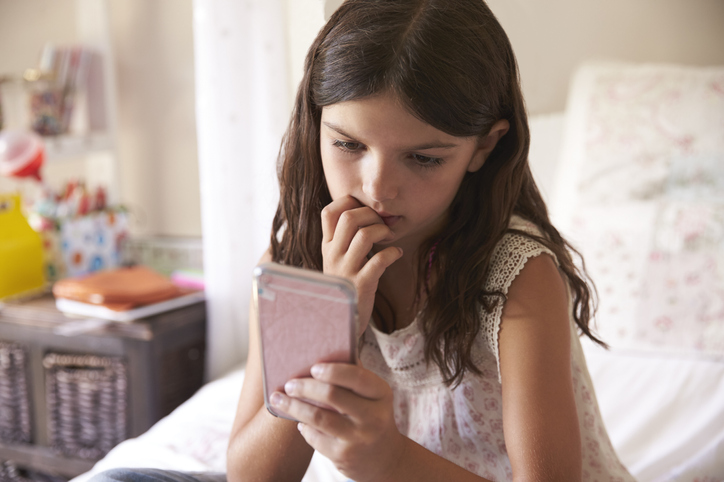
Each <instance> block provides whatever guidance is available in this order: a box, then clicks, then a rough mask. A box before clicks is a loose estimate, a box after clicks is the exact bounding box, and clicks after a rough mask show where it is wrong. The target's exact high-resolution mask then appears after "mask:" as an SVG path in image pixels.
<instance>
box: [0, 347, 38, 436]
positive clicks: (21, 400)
mask: <svg viewBox="0 0 724 482" xmlns="http://www.w3.org/2000/svg"><path fill="white" fill-rule="evenodd" d="M27 367H28V351H27V349H26V348H25V347H23V346H22V345H18V344H16V343H10V342H4V341H0V441H2V442H5V443H30V442H31V426H30V413H31V409H30V394H29V392H28V375H27V372H28V369H27Z"/></svg>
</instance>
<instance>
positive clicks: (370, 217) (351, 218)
mask: <svg viewBox="0 0 724 482" xmlns="http://www.w3.org/2000/svg"><path fill="white" fill-rule="evenodd" d="M368 226H381V227H383V228H386V229H387V230H388V232H389V228H388V227H387V226H386V225H385V224H384V222H383V221H382V218H380V217H379V216H378V215H377V213H376V212H374V210H372V209H370V208H368V207H366V206H365V207H360V208H354V209H349V210H347V211H344V212H343V213H341V214H340V215H339V217H338V219H337V225H336V227H335V230H334V234H333V235H332V239H331V240H330V241H329V242H328V243H326V244H327V245H334V246H335V247H336V250H337V251H340V252H342V253H344V252H346V251H347V248H348V247H349V245H350V243H351V242H352V239H353V238H354V237H355V236H357V233H358V231H359V230H360V229H362V228H365V227H368ZM383 239H384V237H383ZM323 245H324V243H323ZM365 254H366V253H365Z"/></svg>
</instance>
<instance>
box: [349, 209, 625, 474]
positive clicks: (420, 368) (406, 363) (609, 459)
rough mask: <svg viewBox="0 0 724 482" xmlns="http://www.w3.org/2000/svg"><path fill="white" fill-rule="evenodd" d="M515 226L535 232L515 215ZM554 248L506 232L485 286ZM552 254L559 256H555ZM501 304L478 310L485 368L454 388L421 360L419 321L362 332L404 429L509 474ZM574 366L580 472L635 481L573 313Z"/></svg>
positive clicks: (478, 348) (481, 468)
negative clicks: (612, 432) (616, 444)
mask: <svg viewBox="0 0 724 482" xmlns="http://www.w3.org/2000/svg"><path fill="white" fill-rule="evenodd" d="M511 227H513V228H516V229H520V230H525V231H526V232H531V233H538V230H537V229H536V228H535V226H533V225H532V224H530V223H526V222H524V221H523V220H521V219H520V218H514V219H513V221H512V223H511ZM543 253H546V254H549V255H551V256H553V255H552V253H550V251H548V250H547V249H546V248H545V247H543V246H542V245H540V244H539V243H536V242H534V241H533V240H531V239H530V238H528V237H525V236H521V235H520V234H513V233H510V234H507V235H505V236H504V238H503V239H502V240H501V242H500V243H499V245H498V246H497V247H496V251H495V253H494V255H493V261H492V273H491V276H490V277H489V279H488V282H487V285H486V288H487V289H491V290H501V291H502V292H503V293H507V292H508V288H509V287H510V285H511V283H512V282H513V280H514V279H515V277H516V276H517V275H518V274H519V273H520V271H521V269H522V268H523V266H524V265H525V263H526V261H527V260H528V259H530V258H532V257H535V256H539V255H541V254H543ZM553 257H554V259H555V256H553ZM501 313H502V306H500V307H499V308H498V309H497V310H495V311H493V312H492V313H490V314H488V313H485V312H484V311H481V319H480V321H481V324H482V326H481V333H480V335H479V336H478V338H477V340H476V344H475V346H474V350H473V356H474V360H475V361H476V364H477V366H478V367H479V368H480V370H481V372H482V375H481V376H477V375H471V374H468V375H466V376H465V378H464V380H463V382H462V383H461V384H460V385H459V386H458V387H456V388H455V389H451V388H449V387H447V386H446V385H445V384H444V383H443V382H442V376H441V374H440V371H439V369H438V368H437V366H436V365H435V364H430V365H427V364H426V363H425V361H424V352H423V348H424V337H423V335H422V333H421V331H420V327H419V325H418V323H417V321H415V322H413V323H412V324H410V325H409V326H407V327H405V328H404V329H401V330H397V331H395V332H393V333H391V334H385V333H383V332H381V331H379V330H377V329H376V328H375V327H374V326H373V324H372V323H370V325H369V326H368V328H367V330H366V331H365V333H364V339H363V340H364V345H363V348H362V351H361V355H360V358H361V361H362V364H363V365H364V366H365V367H367V368H368V369H370V370H372V371H373V372H375V373H377V374H378V375H379V376H381V377H382V378H383V379H385V380H386V381H387V382H388V383H389V384H390V386H391V387H392V390H393V392H394V403H395V406H394V410H395V421H396V423H397V427H398V428H399V430H400V432H401V433H402V434H404V435H406V436H407V437H409V438H411V439H412V440H414V441H416V442H417V443H419V444H421V445H422V446H424V447H426V448H427V449H428V450H430V451H432V452H434V453H436V454H438V455H441V456H443V457H445V458H446V459H448V460H450V461H452V462H454V463H456V464H457V465H459V466H461V467H464V468H465V469H467V470H469V471H471V472H474V473H476V474H478V475H480V476H482V477H485V478H487V479H489V480H493V481H508V480H512V475H513V474H512V471H511V466H510V460H509V459H508V453H507V450H506V447H505V440H504V436H503V403H502V386H501V381H500V376H499V361H498V360H499V356H498V344H497V343H498V341H497V340H498V331H499V329H500V323H501ZM570 326H571V372H572V376H573V387H574V394H575V398H576V408H577V411H578V419H579V424H580V430H581V442H582V451H583V480H584V481H590V482H599V481H600V482H604V481H605V482H610V481H619V482H624V481H632V480H634V479H633V478H632V477H631V476H630V475H629V473H628V472H627V470H626V468H625V467H623V465H621V463H620V462H619V460H618V458H617V456H616V453H615V451H614V449H613V447H612V446H611V443H610V441H609V438H608V435H607V433H606V429H605V427H604V426H603V423H602V421H601V414H600V412H599V409H598V404H597V403H596V397H595V394H594V390H593V384H592V382H591V379H590V377H589V375H588V369H587V368H586V362H585V359H584V356H583V352H582V350H581V345H580V342H579V339H578V334H577V328H576V325H575V322H574V321H573V319H572V318H571V319H570Z"/></svg>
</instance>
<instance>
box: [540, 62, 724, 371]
mask: <svg viewBox="0 0 724 482" xmlns="http://www.w3.org/2000/svg"><path fill="white" fill-rule="evenodd" d="M554 194H555V195H554V197H553V199H552V202H551V208H552V212H553V218H554V222H555V223H556V225H557V226H558V227H559V228H560V229H561V230H562V231H563V234H564V235H566V236H567V237H568V238H569V239H570V240H571V241H572V242H573V243H574V245H576V246H577V247H579V248H580V249H581V250H582V252H583V254H584V256H585V260H586V263H587V267H588V268H589V272H590V274H591V275H592V278H593V280H594V282H595V283H596V286H597V288H598V291H599V297H600V311H599V316H598V318H597V322H598V331H599V333H600V335H601V336H602V337H603V338H604V339H605V341H607V342H609V343H610V344H611V345H613V346H617V347H626V348H636V349H647V350H651V349H653V350H668V351H678V352H688V353H697V354H705V355H713V356H716V357H724V67H708V68H695V67H684V66H674V65H652V64H643V65H632V64H612V63H594V64H586V65H583V66H582V67H581V68H580V69H579V70H578V72H577V74H576V75H575V77H574V79H573V82H572V87H571V91H570V95H569V99H568V106H567V112H566V120H565V127H564V134H563V146H562V153H561V161H560V165H559V169H558V176H557V181H556V188H555V190H554Z"/></svg>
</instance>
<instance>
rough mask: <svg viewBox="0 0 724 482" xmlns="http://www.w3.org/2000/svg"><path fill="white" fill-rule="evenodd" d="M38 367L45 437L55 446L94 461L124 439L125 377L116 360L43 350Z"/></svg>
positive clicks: (66, 452)
mask: <svg viewBox="0 0 724 482" xmlns="http://www.w3.org/2000/svg"><path fill="white" fill-rule="evenodd" d="M43 366H44V368H45V383H46V402H47V407H48V436H49V441H50V445H51V446H52V447H53V448H54V449H55V450H57V451H59V452H61V453H63V454H65V455H68V456H71V457H78V458H83V459H98V458H100V457H102V456H103V455H105V454H106V453H107V452H108V451H110V450H111V449H112V448H113V447H114V446H115V445H117V444H118V443H120V442H122V441H123V440H125V439H126V437H127V427H128V410H127V407H128V390H127V386H128V380H127V374H126V365H125V363H124V362H123V360H122V359H120V358H113V357H102V356H95V355H69V354H60V353H48V354H47V355H46V356H45V357H44V358H43Z"/></svg>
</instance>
